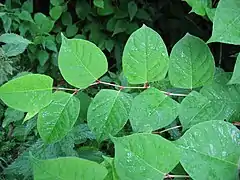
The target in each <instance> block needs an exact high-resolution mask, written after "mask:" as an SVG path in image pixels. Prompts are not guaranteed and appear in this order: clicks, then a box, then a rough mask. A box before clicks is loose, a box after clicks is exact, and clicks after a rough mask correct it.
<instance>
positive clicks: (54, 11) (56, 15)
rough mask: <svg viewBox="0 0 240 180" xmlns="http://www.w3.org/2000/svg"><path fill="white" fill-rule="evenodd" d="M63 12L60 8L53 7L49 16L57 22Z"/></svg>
mask: <svg viewBox="0 0 240 180" xmlns="http://www.w3.org/2000/svg"><path fill="white" fill-rule="evenodd" d="M62 12H63V8H62V6H54V7H53V8H52V9H51V10H50V12H49V14H50V16H51V17H52V18H53V19H54V20H58V19H59V18H60V16H61V14H62Z"/></svg>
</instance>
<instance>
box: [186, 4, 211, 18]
mask: <svg viewBox="0 0 240 180" xmlns="http://www.w3.org/2000/svg"><path fill="white" fill-rule="evenodd" d="M185 1H186V2H187V3H188V4H189V6H191V7H192V12H195V13H196V14H198V15H200V16H205V15H206V8H209V7H211V4H212V2H211V0H185Z"/></svg>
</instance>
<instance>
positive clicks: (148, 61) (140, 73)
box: [122, 25, 169, 84]
mask: <svg viewBox="0 0 240 180" xmlns="http://www.w3.org/2000/svg"><path fill="white" fill-rule="evenodd" d="M168 63H169V57H168V53H167V48H166V46H165V44H164V42H163V40H162V38H161V36H160V35H159V34H157V33H156V32H155V31H154V30H152V29H151V28H149V27H147V26H145V25H143V26H142V27H141V28H140V29H138V30H136V31H135V32H134V33H133V34H132V35H131V36H130V37H129V39H128V41H127V43H126V45H125V48H124V51H123V59H122V64H123V72H124V74H125V76H126V77H127V79H128V81H129V83H131V84H141V83H146V82H153V81H158V80H161V79H164V78H165V76H166V74H167V71H168Z"/></svg>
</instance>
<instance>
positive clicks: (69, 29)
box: [66, 24, 78, 37]
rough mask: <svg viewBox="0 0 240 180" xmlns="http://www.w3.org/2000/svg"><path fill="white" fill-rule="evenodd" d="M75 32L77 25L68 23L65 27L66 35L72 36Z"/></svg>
mask: <svg viewBox="0 0 240 180" xmlns="http://www.w3.org/2000/svg"><path fill="white" fill-rule="evenodd" d="M77 32H78V27H77V25H76V24H71V25H68V26H67V29H66V36H67V37H73V36H75V35H76V34H77Z"/></svg>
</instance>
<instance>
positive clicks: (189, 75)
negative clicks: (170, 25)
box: [169, 34, 215, 89]
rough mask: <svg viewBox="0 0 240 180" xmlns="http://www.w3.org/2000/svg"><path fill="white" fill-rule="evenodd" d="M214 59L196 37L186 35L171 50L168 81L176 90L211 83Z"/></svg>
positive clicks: (206, 47)
mask: <svg viewBox="0 0 240 180" xmlns="http://www.w3.org/2000/svg"><path fill="white" fill-rule="evenodd" d="M214 71H215V65H214V58H213V55H212V53H211V51H210V49H209V48H208V46H207V45H206V44H205V43H204V42H203V41H202V40H201V39H199V38H198V37H195V36H192V35H190V34H186V35H185V36H184V37H183V38H182V39H181V40H180V41H178V42H177V43H176V44H175V46H174V47H173V49H172V52H171V55H170V65H169V79H170V82H171V84H172V85H173V86H175V87H178V88H189V89H192V88H197V87H201V86H203V85H206V84H210V83H212V81H213V76H214Z"/></svg>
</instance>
